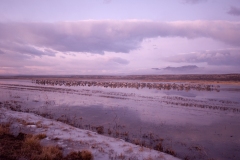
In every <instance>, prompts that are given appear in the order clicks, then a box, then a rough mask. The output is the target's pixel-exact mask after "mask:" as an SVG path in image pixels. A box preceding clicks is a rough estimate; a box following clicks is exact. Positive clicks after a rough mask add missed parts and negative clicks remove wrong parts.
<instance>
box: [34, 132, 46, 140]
mask: <svg viewBox="0 0 240 160" xmlns="http://www.w3.org/2000/svg"><path fill="white" fill-rule="evenodd" d="M36 137H37V138H38V139H40V140H41V139H44V138H46V137H47V135H46V134H44V133H41V134H38V135H36Z"/></svg>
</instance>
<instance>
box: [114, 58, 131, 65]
mask: <svg viewBox="0 0 240 160" xmlns="http://www.w3.org/2000/svg"><path fill="white" fill-rule="evenodd" d="M109 61H110V62H115V63H118V64H123V65H126V64H129V61H128V60H126V59H123V58H120V57H114V58H110V59H109Z"/></svg>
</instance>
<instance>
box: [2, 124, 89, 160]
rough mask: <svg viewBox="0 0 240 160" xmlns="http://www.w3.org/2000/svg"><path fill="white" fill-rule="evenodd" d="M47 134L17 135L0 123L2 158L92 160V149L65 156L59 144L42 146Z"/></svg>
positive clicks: (13, 159) (9, 159) (12, 159)
mask: <svg viewBox="0 0 240 160" xmlns="http://www.w3.org/2000/svg"><path fill="white" fill-rule="evenodd" d="M44 138H46V135H45V134H39V135H28V134H24V133H21V132H20V133H19V134H18V135H17V136H14V135H12V134H11V133H10V132H9V128H8V126H7V125H0V146H1V147H0V159H8V160H17V159H26V160H92V159H93V155H92V153H91V152H90V151H81V152H71V153H70V154H68V155H67V156H66V157H63V152H62V148H60V147H58V146H41V145H40V140H41V139H44Z"/></svg>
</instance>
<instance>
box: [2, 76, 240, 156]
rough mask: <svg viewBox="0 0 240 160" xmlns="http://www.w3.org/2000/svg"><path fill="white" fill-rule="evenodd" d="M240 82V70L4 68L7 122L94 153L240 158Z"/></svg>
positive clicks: (49, 140)
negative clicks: (74, 72)
mask: <svg viewBox="0 0 240 160" xmlns="http://www.w3.org/2000/svg"><path fill="white" fill-rule="evenodd" d="M239 84H240V75H239V74H229V75H131V76H97V75H96V76H2V77H0V109H1V110H0V115H1V123H10V122H11V123H12V125H13V126H15V127H12V132H13V133H15V132H16V134H17V133H19V132H20V131H21V132H24V133H32V134H39V133H44V134H46V133H47V135H48V138H45V139H43V140H42V141H43V142H42V143H43V144H44V145H47V144H49V143H51V144H58V145H60V146H61V147H62V148H63V149H64V148H65V152H66V153H68V152H70V151H81V150H89V151H91V152H92V154H93V156H94V157H95V159H104V158H105V159H106V157H108V158H109V159H111V158H112V159H128V158H130V159H151V158H152V159H156V158H157V159H164V158H166V159H175V158H180V159H220V160H225V159H233V160H234V159H236V160H237V159H240V141H239V139H240V135H239V132H240V124H239V122H240V98H239V97H240V85H239ZM27 117H31V118H27ZM23 120H24V121H25V122H24V124H25V125H23V124H22V122H23ZM31 120H32V122H31ZM20 122H21V123H20ZM30 122H31V123H30ZM40 124H41V125H40ZM61 125H62V128H63V131H60V130H61ZM69 125H70V126H69ZM16 126H17V127H16ZM19 126H21V129H19ZM43 126H45V128H44V127H43ZM51 126H52V127H51ZM64 127H66V128H64ZM16 128H18V129H16ZM51 128H52V129H51ZM53 128H54V129H56V130H58V132H55V130H54V129H53ZM64 129H65V130H64ZM19 130H20V131H19ZM67 130H68V131H69V132H66V133H65V131H67ZM76 130H77V131H76ZM63 132H64V133H63ZM76 132H82V133H81V134H80V135H75V134H76ZM69 134H73V135H74V136H72V137H71V136H69ZM66 135H68V136H66ZM79 136H80V137H81V138H79ZM49 137H51V138H49ZM66 137H67V138H66ZM86 137H87V138H86ZM109 137H110V139H108V140H103V139H105V138H109ZM111 137H112V138H113V139H111ZM70 139H71V140H70ZM101 140H103V141H105V142H106V141H107V142H109V143H102V141H101ZM115 140H116V141H115ZM119 140H120V141H119ZM110 142H111V143H110ZM119 143H121V147H116V146H114V144H119ZM125 143H126V144H125ZM124 145H125V146H126V147H125V148H124V147H123V146H124ZM136 145H137V146H136ZM101 148H102V149H101ZM119 148H121V149H119ZM111 150H112V151H111ZM140 155H141V156H140ZM169 155H172V156H169Z"/></svg>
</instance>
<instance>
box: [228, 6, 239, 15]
mask: <svg viewBox="0 0 240 160" xmlns="http://www.w3.org/2000/svg"><path fill="white" fill-rule="evenodd" d="M227 13H228V14H231V15H234V16H240V8H238V7H233V6H232V7H231V8H230V9H229V11H228V12H227Z"/></svg>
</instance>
